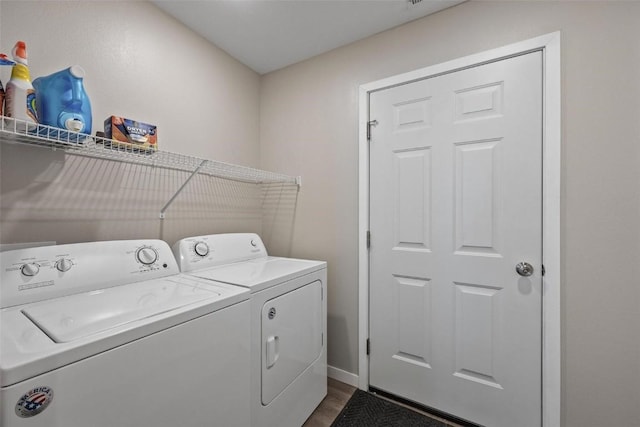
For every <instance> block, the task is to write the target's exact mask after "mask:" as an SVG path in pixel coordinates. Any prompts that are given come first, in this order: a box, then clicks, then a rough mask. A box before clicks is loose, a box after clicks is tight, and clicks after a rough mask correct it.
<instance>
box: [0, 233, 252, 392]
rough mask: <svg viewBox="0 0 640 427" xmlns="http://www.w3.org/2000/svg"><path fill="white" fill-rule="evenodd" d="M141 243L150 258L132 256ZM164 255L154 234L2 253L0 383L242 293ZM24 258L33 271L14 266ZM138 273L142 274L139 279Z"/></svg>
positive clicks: (244, 293)
mask: <svg viewBox="0 0 640 427" xmlns="http://www.w3.org/2000/svg"><path fill="white" fill-rule="evenodd" d="M140 248H153V250H154V251H155V252H156V255H157V260H156V261H154V262H151V263H150V262H149V261H151V258H148V257H147V258H144V259H142V261H141V260H139V259H138V257H139V255H140V253H139V250H140ZM13 252H15V251H13ZM117 253H120V254H121V257H122V259H120V260H118V255H117ZM5 254H8V255H7V256H5ZM54 254H63V256H64V259H67V260H71V265H72V267H71V268H69V269H68V270H66V271H60V270H59V269H58V268H57V267H56V265H57V261H56V257H55V256H54ZM147 255H148V254H147ZM102 256H104V258H103V257H102ZM154 257H155V256H154ZM168 257H170V258H171V259H173V255H172V254H171V251H170V249H169V247H168V246H167V244H166V243H164V242H161V241H144V243H143V244H141V243H140V241H119V242H94V243H83V244H75V245H62V246H58V247H47V248H46V249H45V248H34V249H33V250H28V251H25V250H22V251H21V252H20V253H12V252H5V253H3V256H2V257H1V258H0V261H2V262H1V264H2V279H3V281H2V291H3V292H2V294H0V298H1V299H0V304H1V305H2V306H3V307H5V308H2V309H1V310H0V324H1V325H2V328H0V380H1V381H0V385H1V386H2V387H4V386H8V385H11V384H15V383H17V382H20V381H23V380H25V379H28V378H32V377H34V376H36V375H39V374H41V373H43V372H48V371H50V370H53V369H56V368H59V367H61V366H65V365H68V364H70V363H73V362H75V361H78V360H81V359H84V358H86V357H90V356H93V355H95V354H98V353H101V352H104V351H107V350H109V349H111V348H114V347H117V346H120V345H123V344H126V343H128V342H132V341H135V340H137V339H139V338H142V337H144V336H148V335H150V334H153V333H156V332H159V331H162V330H164V329H166V328H169V327H172V326H175V325H177V324H180V323H183V322H186V321H189V320H192V319H194V318H196V317H200V316H203V315H206V314H209V313H212V312H214V311H217V310H219V309H222V308H224V307H228V306H230V305H233V304H236V303H239V302H241V301H244V300H247V299H248V298H249V292H248V290H246V289H243V288H240V287H237V286H232V285H228V284H225V283H217V282H212V281H209V280H202V279H198V278H196V277H193V276H188V275H184V274H180V273H177V272H176V271H177V266H176V264H175V261H173V264H172V261H171V259H169V258H168ZM59 259H62V257H60V258H59ZM104 259H108V260H110V261H112V262H111V263H104V262H102V261H103V260H104ZM16 260H18V261H16ZM47 260H49V261H47ZM118 261H119V262H118ZM20 263H22V264H20ZM25 263H27V264H34V263H35V264H38V268H36V270H39V271H38V272H37V273H36V274H34V275H32V276H29V275H25V274H24V271H23V268H22V267H21V266H22V265H24V264H25ZM138 264H140V265H138ZM58 265H59V264H58ZM172 266H173V267H172ZM106 270H108V271H106ZM28 273H30V274H31V273H32V270H29V271H28ZM145 276H146V277H149V279H148V280H141V278H143V277H145ZM157 276H164V277H157ZM92 278H93V279H94V280H91V279H92ZM107 279H108V280H107ZM123 282H124V284H123ZM5 290H7V292H6V293H5ZM42 295H45V296H51V295H53V297H51V298H48V299H43V296H42ZM55 295H59V296H57V297H55ZM5 297H7V298H8V300H9V301H10V303H7V300H6V299H5ZM18 302H21V303H20V304H17V303H18Z"/></svg>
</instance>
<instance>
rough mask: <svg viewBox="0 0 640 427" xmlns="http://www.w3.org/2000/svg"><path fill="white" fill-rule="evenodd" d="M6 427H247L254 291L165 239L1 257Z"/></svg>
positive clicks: (0, 350)
mask: <svg viewBox="0 0 640 427" xmlns="http://www.w3.org/2000/svg"><path fill="white" fill-rule="evenodd" d="M0 265H1V272H0V273H1V279H2V281H1V282H0V284H1V294H0V306H1V309H0V322H1V323H0V375H1V377H0V382H1V389H0V402H1V403H0V405H1V411H0V426H2V427H22V426H24V427H79V426H83V427H84V426H91V427H125V426H126V427H147V426H148V427H151V426H153V427H176V426H181V427H183V426H191V427H203V426H220V427H227V426H236V427H246V426H248V425H249V423H250V415H249V411H250V407H249V403H248V401H247V396H248V394H249V390H250V389H249V387H250V374H249V371H248V369H247V366H248V365H249V349H250V347H249V337H250V323H249V317H250V303H249V292H247V291H246V290H244V289H242V288H238V287H237V286H230V285H227V284H224V283H216V282H212V281H208V280H201V279H197V278H195V277H193V276H187V275H183V274H180V273H179V269H178V265H177V263H176V261H175V258H174V257H173V254H172V252H171V249H170V248H169V246H168V245H167V244H166V243H165V242H163V241H160V240H136V241H111V242H94V243H79V244H70V245H59V246H47V247H40V248H31V249H22V250H15V251H9V252H3V253H1V254H0Z"/></svg>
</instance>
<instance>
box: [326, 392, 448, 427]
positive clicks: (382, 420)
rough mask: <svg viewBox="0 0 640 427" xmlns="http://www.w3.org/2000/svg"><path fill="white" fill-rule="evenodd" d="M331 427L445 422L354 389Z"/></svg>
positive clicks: (425, 426)
mask: <svg viewBox="0 0 640 427" xmlns="http://www.w3.org/2000/svg"><path fill="white" fill-rule="evenodd" d="M331 427H446V424H444V423H442V422H440V421H438V420H434V419H433V418H429V417H426V416H424V415H421V414H418V413H416V412H414V411H412V410H410V409H407V408H404V407H402V406H400V405H396V404H395V403H392V402H389V401H387V400H384V399H381V398H379V397H376V396H374V395H373V394H371V393H367V392H366V391H362V390H356V391H355V393H353V396H351V399H349V401H348V402H347V405H346V406H345V407H344V409H343V410H342V412H340V415H338V417H337V418H336V420H335V421H334V422H333V424H331Z"/></svg>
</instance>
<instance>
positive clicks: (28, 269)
mask: <svg viewBox="0 0 640 427" xmlns="http://www.w3.org/2000/svg"><path fill="white" fill-rule="evenodd" d="M20 271H21V272H22V275H23V276H29V277H32V276H35V275H36V274H38V272H39V271H40V266H39V265H38V264H36V263H28V264H23V265H22V268H20Z"/></svg>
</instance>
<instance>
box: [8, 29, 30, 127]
mask: <svg viewBox="0 0 640 427" xmlns="http://www.w3.org/2000/svg"><path fill="white" fill-rule="evenodd" d="M12 53H13V59H14V60H15V62H16V65H15V66H14V67H13V69H12V70H11V79H9V81H8V82H7V89H6V91H5V112H4V113H5V115H6V116H7V117H13V118H14V119H19V120H24V121H25V122H28V123H30V124H33V125H34V126H33V127H35V124H36V123H38V119H37V115H36V94H35V91H34V90H33V86H32V85H31V80H30V79H31V76H30V75H29V67H28V66H27V45H26V44H25V42H23V41H19V42H17V43H16V45H15V46H14V48H13V51H12ZM28 127H29V128H31V126H28Z"/></svg>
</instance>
